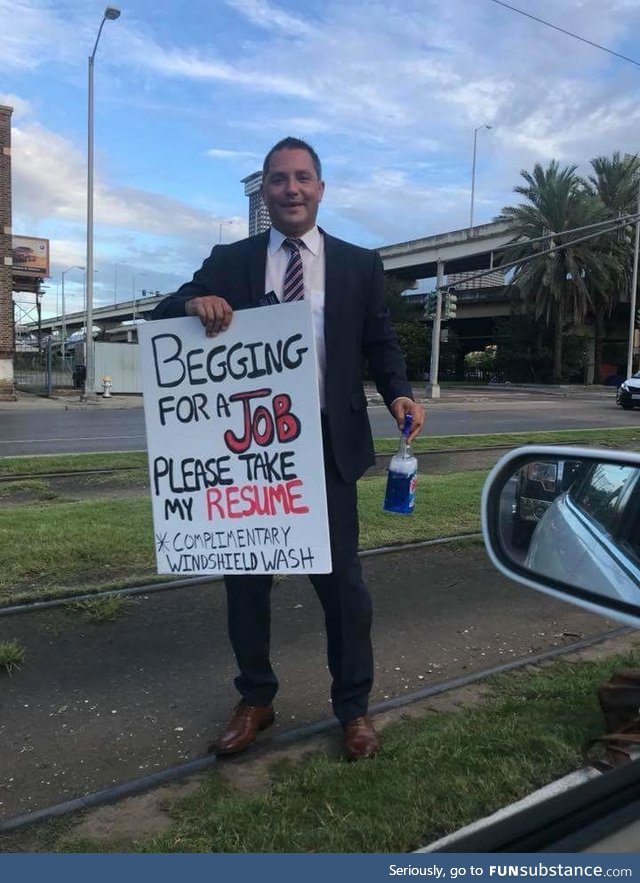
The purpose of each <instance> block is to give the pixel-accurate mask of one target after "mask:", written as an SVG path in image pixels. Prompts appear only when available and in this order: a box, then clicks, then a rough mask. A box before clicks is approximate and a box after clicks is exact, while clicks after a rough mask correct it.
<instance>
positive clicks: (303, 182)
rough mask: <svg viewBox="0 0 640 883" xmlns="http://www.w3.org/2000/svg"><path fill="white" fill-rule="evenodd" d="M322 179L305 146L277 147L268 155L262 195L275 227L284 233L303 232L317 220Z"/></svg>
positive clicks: (300, 234) (294, 233)
mask: <svg viewBox="0 0 640 883" xmlns="http://www.w3.org/2000/svg"><path fill="white" fill-rule="evenodd" d="M323 193H324V181H320V180H318V175H317V174H316V170H315V168H314V165H313V160H312V159H311V154H310V153H309V152H308V151H307V150H302V149H297V148H295V149H288V148H284V149H282V150H277V151H276V152H275V153H273V154H272V155H271V158H270V159H269V168H268V170H267V173H266V175H265V177H264V179H263V181H262V196H263V198H264V201H265V203H266V206H267V208H268V209H269V216H270V218H271V223H272V224H273V226H274V227H276V228H277V229H278V230H280V232H281V233H284V234H285V236H304V234H305V233H306V232H307V231H308V230H311V228H312V227H313V226H314V224H315V223H316V216H317V214H318V206H319V205H320V201H321V200H322V194H323Z"/></svg>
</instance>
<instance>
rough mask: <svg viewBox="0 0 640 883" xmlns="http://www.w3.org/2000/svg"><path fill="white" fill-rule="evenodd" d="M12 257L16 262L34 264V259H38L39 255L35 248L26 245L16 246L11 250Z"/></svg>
mask: <svg viewBox="0 0 640 883" xmlns="http://www.w3.org/2000/svg"><path fill="white" fill-rule="evenodd" d="M11 257H12V260H13V261H15V263H16V264H32V263H34V261H37V260H38V256H37V255H36V254H35V252H34V251H33V249H32V248H29V247H28V246H26V245H18V246H16V248H14V249H13V250H12V251H11Z"/></svg>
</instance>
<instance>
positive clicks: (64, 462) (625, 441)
mask: <svg viewBox="0 0 640 883" xmlns="http://www.w3.org/2000/svg"><path fill="white" fill-rule="evenodd" d="M527 444H584V445H597V446H599V447H612V448H631V449H636V448H640V426H639V427H638V429H633V428H620V429H562V430H553V431H551V430H549V431H544V432H529V431H525V432H497V433H491V434H485V435H443V436H430V435H429V434H428V423H427V431H426V434H425V435H424V436H420V437H419V438H417V439H416V441H415V442H414V444H413V446H412V447H413V450H414V451H415V452H417V453H426V452H428V451H448V450H450V449H451V448H457V449H460V448H462V449H465V450H467V449H474V448H487V447H489V448H491V447H505V448H510V447H511V448H515V447H519V446H520V445H527ZM374 446H375V450H376V453H378V454H386V453H388V454H391V453H393V452H394V451H395V450H396V448H397V446H398V439H397V437H393V438H378V439H375V441H374ZM132 467H133V468H135V467H138V468H141V469H146V468H147V455H146V453H145V452H144V451H129V452H122V453H115V454H55V455H47V456H43V457H3V458H0V477H2V476H20V475H37V474H41V473H51V472H82V471H84V470H87V469H126V468H132Z"/></svg>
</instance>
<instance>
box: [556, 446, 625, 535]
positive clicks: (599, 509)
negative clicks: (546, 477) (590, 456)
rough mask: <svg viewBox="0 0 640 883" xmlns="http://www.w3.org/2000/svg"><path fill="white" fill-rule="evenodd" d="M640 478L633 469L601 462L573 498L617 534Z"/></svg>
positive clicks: (573, 490)
mask: <svg viewBox="0 0 640 883" xmlns="http://www.w3.org/2000/svg"><path fill="white" fill-rule="evenodd" d="M637 477H638V470H637V469H635V468H634V467H633V466H620V465H618V464H616V463H598V464H597V465H596V466H594V467H593V469H592V470H591V471H590V472H589V473H588V474H587V476H586V478H585V480H584V481H583V482H581V483H579V484H578V485H577V486H576V485H574V487H573V488H572V490H571V491H570V494H569V495H570V497H571V499H572V500H573V502H574V503H575V504H576V506H578V507H579V508H580V509H581V510H582V511H583V512H584V513H586V514H587V515H588V516H589V517H590V518H592V519H594V520H595V521H597V522H598V524H600V526H601V527H603V528H604V529H605V530H606V531H607V532H608V533H611V534H613V533H615V531H616V528H617V525H618V523H619V520H620V517H621V512H622V510H623V508H624V505H625V501H626V499H627V498H628V496H629V493H630V491H631V490H632V489H633V486H634V485H635V483H636V481H637Z"/></svg>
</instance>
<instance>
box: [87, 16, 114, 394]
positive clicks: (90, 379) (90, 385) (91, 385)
mask: <svg viewBox="0 0 640 883" xmlns="http://www.w3.org/2000/svg"><path fill="white" fill-rule="evenodd" d="M119 16H120V10H119V9H116V8H115V6H107V8H106V9H105V11H104V13H103V15H102V21H101V22H100V27H99V29H98V36H97V37H96V42H95V45H94V47H93V52H92V53H91V55H90V56H89V88H88V93H89V97H88V108H87V335H86V347H87V349H86V363H85V364H86V368H87V373H86V375H85V383H84V397H85V398H92V399H93V398H95V360H94V349H93V333H90V332H89V331H88V329H90V328H91V329H93V67H94V61H95V57H96V51H97V49H98V42H99V41H100V34H101V33H102V28H103V27H104V23H105V21H115V20H116V19H117V18H119Z"/></svg>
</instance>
